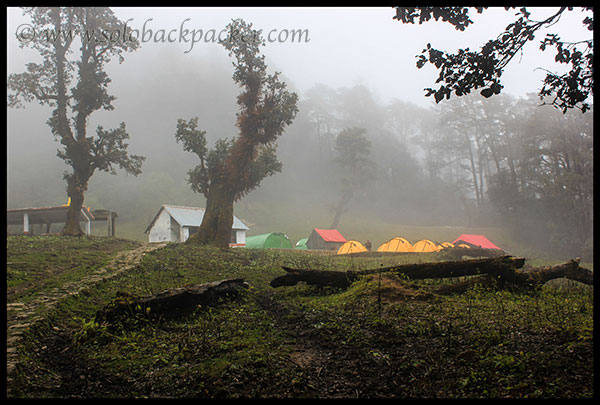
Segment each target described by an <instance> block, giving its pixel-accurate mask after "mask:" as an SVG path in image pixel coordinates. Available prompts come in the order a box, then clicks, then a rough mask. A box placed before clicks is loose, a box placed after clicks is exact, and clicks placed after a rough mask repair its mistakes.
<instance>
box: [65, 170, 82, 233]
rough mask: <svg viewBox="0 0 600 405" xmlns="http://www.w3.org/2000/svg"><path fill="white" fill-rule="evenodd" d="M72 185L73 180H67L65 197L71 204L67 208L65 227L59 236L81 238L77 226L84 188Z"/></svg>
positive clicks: (79, 229)
mask: <svg viewBox="0 0 600 405" xmlns="http://www.w3.org/2000/svg"><path fill="white" fill-rule="evenodd" d="M73 183H74V181H73V180H68V185H67V195H68V196H69V198H70V199H71V203H70V205H69V208H67V218H66V220H65V226H64V228H63V229H62V231H61V235H63V236H82V235H83V234H84V232H83V231H82V230H81V227H80V226H79V221H80V220H81V207H83V199H84V196H83V192H84V188H82V187H80V186H78V185H75V184H73Z"/></svg>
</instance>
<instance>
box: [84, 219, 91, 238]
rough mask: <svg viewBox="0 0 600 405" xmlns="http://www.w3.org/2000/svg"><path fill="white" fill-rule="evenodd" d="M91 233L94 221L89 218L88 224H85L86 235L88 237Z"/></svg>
mask: <svg viewBox="0 0 600 405" xmlns="http://www.w3.org/2000/svg"><path fill="white" fill-rule="evenodd" d="M91 231H92V221H91V220H90V219H89V218H88V220H87V223H86V224H85V234H86V235H87V236H90V233H91Z"/></svg>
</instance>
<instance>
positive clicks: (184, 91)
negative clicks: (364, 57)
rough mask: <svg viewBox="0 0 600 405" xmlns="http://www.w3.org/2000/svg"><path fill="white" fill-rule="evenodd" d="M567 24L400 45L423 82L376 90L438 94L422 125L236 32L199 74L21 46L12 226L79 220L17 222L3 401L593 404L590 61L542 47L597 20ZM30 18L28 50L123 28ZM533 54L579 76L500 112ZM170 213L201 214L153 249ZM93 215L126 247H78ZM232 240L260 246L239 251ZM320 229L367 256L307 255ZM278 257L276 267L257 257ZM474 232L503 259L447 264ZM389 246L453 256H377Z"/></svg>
mask: <svg viewBox="0 0 600 405" xmlns="http://www.w3.org/2000/svg"><path fill="white" fill-rule="evenodd" d="M571 9H572V8H567V7H563V8H559V7H557V8H556V10H554V11H553V13H551V14H549V16H548V17H547V18H546V19H545V20H540V21H538V20H535V19H533V18H532V17H530V14H529V12H528V11H527V10H526V9H525V8H523V9H519V8H507V9H506V10H504V9H502V10H503V11H504V12H505V13H507V15H509V16H513V18H512V22H511V23H510V25H508V26H507V27H506V29H505V31H504V32H501V33H497V34H499V35H498V36H497V37H495V38H484V39H482V41H481V44H480V46H481V49H479V50H469V48H466V49H460V50H458V51H457V53H454V54H452V53H446V51H441V50H437V49H435V48H433V46H435V45H436V44H435V41H433V40H432V41H431V43H428V41H430V40H429V39H423V40H421V39H420V38H415V39H411V41H417V42H418V43H419V46H420V47H421V48H422V54H421V55H413V56H414V59H413V60H412V62H411V64H412V65H413V67H414V69H413V71H412V72H408V73H407V72H403V73H399V74H398V75H397V76H396V77H389V78H386V80H387V81H388V82H390V83H391V82H395V83H396V84H399V85H400V88H402V83H403V82H410V81H411V80H413V77H417V76H424V77H425V78H426V79H427V83H428V84H427V88H424V89H422V92H421V94H420V96H419V97H421V98H423V99H424V100H426V102H423V101H422V100H418V101H417V100H416V99H414V98H412V96H407V95H406V94H403V92H402V91H400V92H398V94H397V95H396V96H393V97H387V98H385V97H382V96H381V94H380V92H379V90H377V89H375V88H374V87H373V86H372V82H371V81H369V80H367V81H361V80H354V81H352V80H351V81H349V82H348V83H346V84H343V85H337V84H332V83H327V82H320V81H313V82H312V83H311V84H310V85H308V86H306V84H305V83H303V84H302V85H299V84H298V83H295V80H294V78H292V77H290V76H288V75H287V74H286V73H287V72H286V70H285V69H283V68H280V66H279V64H278V63H279V62H278V60H277V59H276V58H271V57H270V54H269V53H268V49H269V47H270V46H272V45H273V44H271V43H269V42H267V41H266V37H265V36H263V37H261V35H264V34H266V33H261V32H260V31H256V30H257V29H258V28H257V27H255V26H253V24H252V23H253V22H252V21H251V20H249V19H242V18H237V17H235V16H234V14H235V12H234V11H235V10H234V9H232V10H230V14H231V18H230V19H229V23H228V25H227V26H226V27H220V28H224V29H226V30H227V32H228V33H230V34H231V33H232V32H237V33H238V34H240V35H243V36H244V38H251V40H248V41H245V40H244V41H240V40H237V41H236V40H224V41H220V42H219V43H216V44H212V45H211V46H210V47H206V48H207V49H206V51H205V52H204V53H201V54H199V53H194V52H189V53H185V52H182V51H181V49H178V48H176V47H175V46H173V45H169V44H167V45H165V44H162V45H161V44H156V43H142V42H141V41H115V42H113V41H84V40H81V41H80V40H79V38H78V37H75V38H69V37H62V38H61V40H57V41H47V40H45V39H44V38H43V36H41V35H38V36H36V37H35V38H34V39H32V40H31V41H22V42H21V43H20V44H19V45H18V46H15V47H14V48H11V47H9V50H8V57H9V59H10V58H11V57H12V56H11V52H12V53H14V54H15V55H16V54H19V55H20V56H19V57H20V58H24V59H23V60H24V63H23V65H22V68H20V69H19V70H12V69H10V68H9V72H8V76H7V81H8V90H7V96H8V107H7V115H8V123H7V147H8V151H7V208H8V210H9V211H11V210H17V209H21V208H27V207H28V208H34V207H54V206H64V207H66V209H65V210H64V211H65V217H64V220H62V222H56V223H53V224H51V225H50V224H48V225H44V224H37V223H32V224H30V225H28V226H29V229H28V232H24V228H23V227H24V225H23V220H22V219H21V217H18V218H17V222H12V223H10V222H9V223H8V224H7V234H8V236H7V237H8V241H7V283H8V288H7V297H8V300H7V301H8V330H9V333H8V341H9V357H10V358H11V359H12V360H9V380H8V381H9V386H8V393H9V396H13V397H40V396H41V397H131V396H134V397H153V396H158V397H190V396H192V397H356V396H359V397H365V398H366V397H578V396H583V397H587V396H591V395H593V389H592V387H591V376H592V370H591V367H590V362H591V361H592V358H593V356H592V355H591V352H588V351H591V347H592V343H593V341H592V338H591V335H590V333H591V332H590V331H591V325H592V320H591V312H592V304H591V294H592V290H591V284H592V281H591V280H592V278H591V277H592V273H593V265H592V262H593V114H594V112H593V103H592V101H591V99H592V96H593V93H592V88H593V78H592V75H591V72H592V70H593V69H592V60H593V41H592V40H588V39H587V38H585V41H579V42H566V40H564V39H562V38H561V37H559V36H558V35H553V34H552V29H553V25H554V24H557V26H558V25H559V24H560V21H559V20H560V18H561V15H562V14H565V15H566V14H568V13H575V12H578V13H580V14H581V18H579V14H577V15H578V18H579V20H580V21H581V22H580V24H581V25H582V26H583V27H584V28H585V29H586V30H588V32H589V37H590V38H591V37H592V36H593V18H592V13H591V12H588V11H589V10H585V9H584V10H582V11H579V10H571ZM196 11H199V12H208V10H202V9H199V10H196ZM196 11H194V10H192V11H191V12H192V13H193V12H196ZM388 11H389V12H388V14H389V15H388V17H389V20H393V21H394V24H395V28H397V29H398V30H400V29H403V27H411V28H414V29H416V30H419V29H425V27H426V26H428V25H446V26H451V27H452V28H453V29H454V30H456V31H464V32H469V30H470V29H473V27H475V26H476V25H477V22H473V21H472V20H471V19H470V18H472V19H473V20H475V17H476V16H477V15H478V14H482V15H484V14H485V13H486V12H488V10H486V8H476V7H474V8H471V9H470V10H469V9H468V8H461V7H441V8H436V7H417V8H400V7H397V8H389V10H388ZM338 12H339V14H340V16H341V17H342V18H343V15H344V9H339V10H338ZM19 13H20V14H22V15H23V21H28V22H29V23H30V24H31V26H32V27H35V28H36V32H42V30H43V29H46V30H56V31H59V30H61V31H67V30H75V31H77V30H79V32H83V31H84V30H92V31H93V30H102V29H104V30H107V31H108V32H111V31H112V32H114V31H115V30H118V29H122V27H123V23H124V21H123V20H124V19H123V18H122V17H119V13H118V9H115V10H114V11H113V10H111V9H109V8H92V7H90V8H79V7H73V8H48V9H45V8H37V7H33V8H24V9H23V10H19ZM9 20H10V18H9ZM19 21H20V20H19ZM16 25H18V24H15V26H16ZM11 28H14V27H10V26H9V36H14V32H10V29H11ZM128 29H129V30H132V29H133V28H131V27H129V28H128ZM544 30H545V31H544ZM13 31H14V30H13ZM538 31H539V32H538ZM123 32H125V31H123ZM417 32H418V31H417ZM546 32H549V33H546ZM536 34H538V36H535V35H536ZM544 35H545V37H544ZM534 36H535V38H536V39H533V38H534ZM257 38H258V39H257ZM228 39H231V37H228ZM313 41H316V39H313ZM486 41H488V42H486ZM421 42H422V44H421ZM526 43H535V44H537V45H536V47H537V48H540V49H541V50H543V51H545V52H547V53H551V54H552V56H553V59H554V60H555V61H556V63H558V64H559V65H561V66H563V68H564V69H566V73H564V74H560V73H552V71H551V70H550V69H548V70H544V69H543V70H544V72H545V74H546V72H547V76H546V77H545V78H544V80H543V81H542V82H540V83H538V84H537V88H538V89H540V88H541V89H540V90H538V91H536V90H535V88H536V87H533V88H532V89H533V90H532V91H530V92H527V93H526V94H517V95H515V94H511V93H510V90H506V89H505V88H504V84H505V83H504V81H503V77H502V73H503V72H504V70H506V69H508V68H507V66H509V63H515V60H517V59H518V58H519V54H521V55H522V54H523V52H524V51H523V49H524V48H523V47H524V45H525V44H526ZM309 44H310V43H309ZM540 44H541V46H540ZM198 46H199V45H198ZM290 46H291V45H290ZM309 46H310V45H309ZM395 46H401V44H399V43H396V44H395ZM527 49H529V50H531V49H533V50H534V51H537V50H536V49H535V47H534V48H527ZM390 52H393V49H391V48H390ZM525 52H528V51H527V50H526V51H525ZM303 63H310V64H322V69H327V62H326V61H325V60H318V59H315V60H311V61H303ZM9 66H10V65H9ZM537 67H538V66H531V70H533V69H535V68H537ZM428 68H431V69H430V70H427V69H428ZM541 68H544V67H541ZM349 69H351V67H349ZM378 74H379V73H378V72H373V75H374V76H376V75H378ZM434 87H435V88H434ZM407 94H408V93H407ZM163 205H170V206H182V207H198V208H203V209H205V211H204V216H203V219H202V223H201V224H196V228H194V230H193V233H191V232H192V231H190V234H189V239H187V242H185V243H166V242H165V243H158V244H157V243H149V233H148V232H149V229H150V228H151V226H152V225H153V224H154V222H155V221H157V223H158V222H159V221H160V216H159V215H158V214H157V213H159V210H160V209H161V207H162V206H163ZM82 207H83V208H84V210H85V209H86V207H87V208H89V210H90V211H91V212H94V210H110V211H114V212H116V213H117V216H116V218H114V219H113V221H114V224H112V226H114V230H115V232H114V235H113V236H114V237H110V231H109V236H107V225H106V222H102V221H97V222H92V223H91V225H90V226H91V234H90V235H86V229H85V226H86V225H85V223H84V222H82V221H84V219H85V218H84V217H83V216H82V215H83V214H81V212H82ZM17 211H18V210H17ZM19 215H21V214H19ZM234 216H235V217H234ZM7 218H8V217H7ZM28 218H34V217H33V214H30V217H28ZM173 218H174V217H172V218H171V221H173ZM27 220H29V219H27ZM238 220H239V221H241V222H242V223H243V225H245V226H246V227H247V230H246V236H245V238H246V241H247V245H248V246H245V247H244V246H242V247H235V248H233V247H228V246H232V244H231V243H232V240H231V238H232V226H233V232H234V233H235V229H236V228H235V226H236V224H237V222H235V221H238ZM110 226H111V225H109V228H110ZM182 226H183V225H182ZM315 228H316V229H317V230H318V229H323V230H337V231H339V233H340V234H341V235H344V236H345V238H346V239H347V240H354V241H357V242H360V243H362V244H368V246H367V250H370V252H364V253H356V254H348V255H336V254H335V253H336V252H338V250H337V248H338V247H339V246H336V248H335V250H334V251H328V249H329V250H331V249H330V248H313V247H311V245H310V243H309V245H308V249H306V248H305V249H304V250H300V249H293V247H294V246H295V245H296V242H298V241H300V240H301V239H303V238H309V237H311V238H312V234H313V233H314V232H313V230H315ZM337 231H336V232H337ZM186 232H187V231H186ZM269 233H276V234H284V236H285V238H286V239H289V241H290V242H291V244H290V246H289V247H288V249H251V247H252V246H250V240H251V238H252V237H253V236H256V235H264V234H269ZM461 234H473V235H485V236H486V237H487V238H489V240H491V241H493V243H494V244H495V245H497V246H500V248H501V249H499V250H490V249H486V248H485V246H471V245H469V246H464V245H463V246H464V248H462V250H461V249H459V248H457V250H452V249H442V245H441V243H442V242H453V241H454V239H456V238H457V237H458V236H459V235H461ZM186 236H187V234H186ZM394 237H403V238H406V239H408V240H409V241H410V242H411V243H413V244H414V243H415V242H417V241H418V240H420V239H427V240H431V241H433V242H434V244H437V245H439V246H440V247H439V249H437V251H431V253H409V254H403V253H397V254H392V253H386V254H378V252H377V250H378V247H379V246H380V245H382V244H384V242H387V241H390V240H391V239H392V238H394ZM309 239H310V238H309ZM150 242H153V241H152V240H151V239H150ZM449 245H452V244H449ZM469 247H471V248H472V251H471V252H469V251H468V249H467V248H469ZM425 252H426V251H425ZM339 253H341V251H340V252H339ZM411 254H412V255H413V256H411ZM119 260H121V261H119ZM476 260H479V261H476ZM527 262H529V263H530V264H525V265H524V263H527ZM119 263H121V264H119ZM452 263H454V264H452ZM125 264H127V265H125ZM578 265H579V266H578ZM119 266H120V267H119ZM415 266H417V267H415ZM419 266H421V267H419ZM440 266H441V267H440ZM113 273H114V274H113ZM92 275H93V276H94V281H91V278H92V277H91V276H92ZM96 275H97V277H96ZM338 276H339V277H338ZM340 277H341V278H340ZM447 277H453V278H452V280H451V281H448V280H449V279H448V278H447ZM551 279H552V282H548V280H551ZM556 279H560V280H556ZM557 281H560V282H557ZM300 282H303V283H300ZM563 282H564V283H563ZM219 283H220V284H219ZM553 283H556V284H553ZM249 287H250V288H249ZM161 291H162V292H161ZM486 294H487V295H486ZM40 295H46V298H45V299H44V302H45V304H44V305H41V304H39V302H38V301H37V299H38V298H36V297H39V296H40ZM167 296H168V298H166V297H167ZM217 301H218V302H217ZM50 303H53V304H52V306H50ZM184 307H185V308H186V309H185V311H184V309H183V308H184ZM27 308H30V310H29V312H27V310H26V309H27ZM207 308H209V309H207ZM188 309H189V310H188ZM17 311H18V312H17ZM163 312H164V313H163ZM184 312H185V314H183V313H184ZM173 313H178V314H179V315H173ZM182 314H183V315H182ZM490 314H493V315H490ZM517 319H518V320H517ZM459 330H462V332H459ZM289 342H292V343H289ZM409 342H412V343H409ZM13 346H14V347H13ZM152 348H155V349H154V350H153V349H152ZM157 348H160V349H157ZM509 348H510V349H509ZM53 353H55V354H53ZM58 353H61V354H60V355H58ZM11 356H12V357H11ZM550 359H554V360H552V361H551V360H550ZM11 361H12V362H13V363H11ZM558 368H560V369H561V370H564V372H563V371H561V372H556V371H555V370H556V369H558ZM375 370H377V371H375ZM382 370H383V371H382ZM451 370H453V371H451ZM553 370H554V371H553ZM353 373H355V374H353ZM367 374H369V375H371V377H367V376H366V375H367ZM375 375H378V376H379V377H378V379H374V378H373V377H374V376H375ZM116 387H118V388H116Z"/></svg>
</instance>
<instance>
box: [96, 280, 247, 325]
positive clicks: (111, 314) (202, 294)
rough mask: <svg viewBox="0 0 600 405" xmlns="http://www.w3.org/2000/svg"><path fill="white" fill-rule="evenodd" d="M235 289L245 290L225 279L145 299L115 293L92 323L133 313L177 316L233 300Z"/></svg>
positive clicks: (173, 290) (241, 284)
mask: <svg viewBox="0 0 600 405" xmlns="http://www.w3.org/2000/svg"><path fill="white" fill-rule="evenodd" d="M238 288H248V283H246V282H245V281H244V280H243V279H229V280H221V281H214V282H210V283H204V284H196V285H189V286H185V287H180V288H171V289H168V290H164V291H162V292H160V293H158V294H155V295H151V296H149V297H137V296H134V295H130V294H128V293H123V292H118V293H117V296H116V298H115V299H114V300H113V301H112V302H111V303H109V304H108V305H106V306H105V307H104V308H103V309H101V310H99V311H98V312H97V313H96V322H99V323H102V322H109V323H110V322H114V321H115V320H117V319H119V318H120V317H123V316H125V317H126V316H129V315H131V314H135V313H136V311H138V313H141V314H143V315H149V316H163V315H166V316H172V315H175V316H180V315H184V314H186V313H189V311H193V310H194V309H196V308H197V306H198V305H214V304H216V303H217V302H218V301H219V299H221V298H224V297H228V296H235V295H236V294H237V293H238Z"/></svg>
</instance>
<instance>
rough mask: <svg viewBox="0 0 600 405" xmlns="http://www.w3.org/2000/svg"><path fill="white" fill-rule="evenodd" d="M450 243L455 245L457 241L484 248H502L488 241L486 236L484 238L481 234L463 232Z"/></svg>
mask: <svg viewBox="0 0 600 405" xmlns="http://www.w3.org/2000/svg"><path fill="white" fill-rule="evenodd" d="M452 243H453V244H454V245H456V244H457V243H466V244H469V245H473V246H478V247H481V248H484V249H498V250H502V249H501V248H499V247H498V246H496V245H494V244H493V243H492V242H490V241H489V240H488V238H486V237H485V236H483V235H467V234H464V233H463V234H462V235H460V236H459V237H458V238H456V240H455V241H454V242H452Z"/></svg>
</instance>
